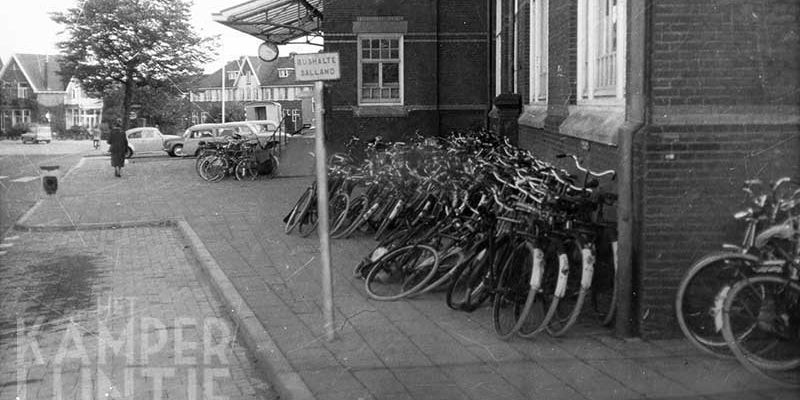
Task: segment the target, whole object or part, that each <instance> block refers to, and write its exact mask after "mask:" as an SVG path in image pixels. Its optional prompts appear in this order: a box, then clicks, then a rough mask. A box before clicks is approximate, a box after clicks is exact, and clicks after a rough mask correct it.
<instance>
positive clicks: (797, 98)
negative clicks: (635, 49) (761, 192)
mask: <svg viewBox="0 0 800 400" xmlns="http://www.w3.org/2000/svg"><path fill="white" fill-rule="evenodd" d="M798 16H800V4H798V3H797V2H796V1H790V0H769V1H756V0H736V1H734V0H730V1H713V2H695V1H691V0H669V1H658V2H654V4H653V10H652V25H651V29H652V59H651V63H652V68H651V70H650V74H651V80H650V81H651V87H652V92H651V99H652V100H651V101H652V110H653V111H652V122H651V126H650V127H649V129H648V130H647V133H646V134H644V135H643V136H642V137H641V138H639V139H638V140H639V141H640V142H641V143H640V146H642V149H641V152H642V153H641V155H640V162H641V164H640V166H641V168H639V169H638V170H637V171H636V173H637V174H638V175H639V179H640V180H641V182H642V183H643V184H642V187H641V190H640V195H641V197H640V202H641V230H642V235H641V246H640V248H641V254H640V263H641V268H640V286H641V288H642V290H641V299H640V307H641V308H640V330H641V333H642V335H643V336H645V337H664V336H677V335H679V332H678V331H677V328H676V324H675V323H674V322H675V321H674V315H675V311H674V308H673V306H672V304H673V303H674V297H675V288H676V287H677V285H678V282H679V281H680V279H681V277H682V275H683V273H684V272H685V271H686V269H687V268H688V267H689V265H690V264H691V262H692V261H693V260H695V259H697V258H698V257H699V256H701V255H702V254H703V253H705V252H708V251H712V250H715V249H719V246H720V244H721V243H723V242H733V243H738V242H739V241H740V240H741V237H742V225H741V224H740V223H738V222H736V221H734V220H733V218H732V217H731V215H732V214H733V213H734V212H735V211H737V210H738V209H740V208H742V207H744V206H745V205H746V203H745V200H746V199H747V197H746V195H745V194H744V193H743V192H742V191H741V186H742V182H743V181H744V180H745V179H752V178H760V179H763V180H774V179H777V178H779V177H781V176H791V177H794V178H795V179H797V178H798V177H800V134H798V122H797V110H798V108H797V106H798V104H800V92H799V91H798V87H800V85H799V84H798V83H799V82H798V74H797V71H798V67H800V65H798V60H799V57H798V56H800V52H798V34H797V29H796V27H797V26H798V22H800V21H798ZM792 32H794V34H793V33H792Z"/></svg>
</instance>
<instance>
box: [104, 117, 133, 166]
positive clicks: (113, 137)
mask: <svg viewBox="0 0 800 400" xmlns="http://www.w3.org/2000/svg"><path fill="white" fill-rule="evenodd" d="M108 146H109V148H108V151H109V152H111V166H112V167H124V166H125V152H126V151H127V150H128V138H127V137H125V132H123V131H122V128H120V127H114V128H111V133H110V134H109V136H108Z"/></svg>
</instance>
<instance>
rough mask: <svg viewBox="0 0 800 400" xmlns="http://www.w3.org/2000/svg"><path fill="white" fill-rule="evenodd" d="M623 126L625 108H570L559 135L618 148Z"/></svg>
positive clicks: (560, 127)
mask: <svg viewBox="0 0 800 400" xmlns="http://www.w3.org/2000/svg"><path fill="white" fill-rule="evenodd" d="M623 124H625V107H624V106H569V116H567V118H566V119H565V120H564V122H562V123H561V126H559V133H561V134H562V135H567V136H572V137H576V138H579V139H584V140H588V141H592V142H597V143H602V144H606V145H611V146H616V145H617V142H618V131H619V129H620V128H621V127H622V126H623Z"/></svg>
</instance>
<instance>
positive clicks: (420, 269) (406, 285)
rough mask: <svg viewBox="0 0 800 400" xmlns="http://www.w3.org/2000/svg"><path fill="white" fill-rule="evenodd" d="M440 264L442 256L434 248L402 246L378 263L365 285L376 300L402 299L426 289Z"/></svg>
mask: <svg viewBox="0 0 800 400" xmlns="http://www.w3.org/2000/svg"><path fill="white" fill-rule="evenodd" d="M438 266H439V255H438V254H437V252H436V250H435V249H434V248H433V247H430V246H425V245H418V244H415V245H410V246H405V247H401V248H399V249H396V250H393V251H391V252H389V253H387V254H386V255H384V256H383V257H381V258H380V259H379V260H378V261H376V262H375V264H374V265H373V267H372V269H370V271H369V273H368V274H367V277H366V280H365V282H364V287H365V289H366V291H367V294H368V295H369V297H371V298H373V299H375V300H381V301H393V300H399V299H402V298H404V297H406V296H409V295H411V294H413V293H415V292H417V291H418V290H420V289H421V288H423V287H424V286H425V285H426V284H427V283H428V282H429V281H430V280H431V278H433V275H434V274H435V273H436V268H437V267H438Z"/></svg>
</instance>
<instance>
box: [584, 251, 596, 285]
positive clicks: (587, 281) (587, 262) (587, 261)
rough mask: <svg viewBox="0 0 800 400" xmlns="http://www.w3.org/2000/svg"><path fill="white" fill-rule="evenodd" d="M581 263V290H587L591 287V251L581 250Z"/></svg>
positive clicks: (592, 260)
mask: <svg viewBox="0 0 800 400" xmlns="http://www.w3.org/2000/svg"><path fill="white" fill-rule="evenodd" d="M581 261H582V263H583V273H582V274H581V288H583V289H589V288H590V287H591V286H592V276H593V275H594V254H592V250H591V249H587V248H583V249H581Z"/></svg>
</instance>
